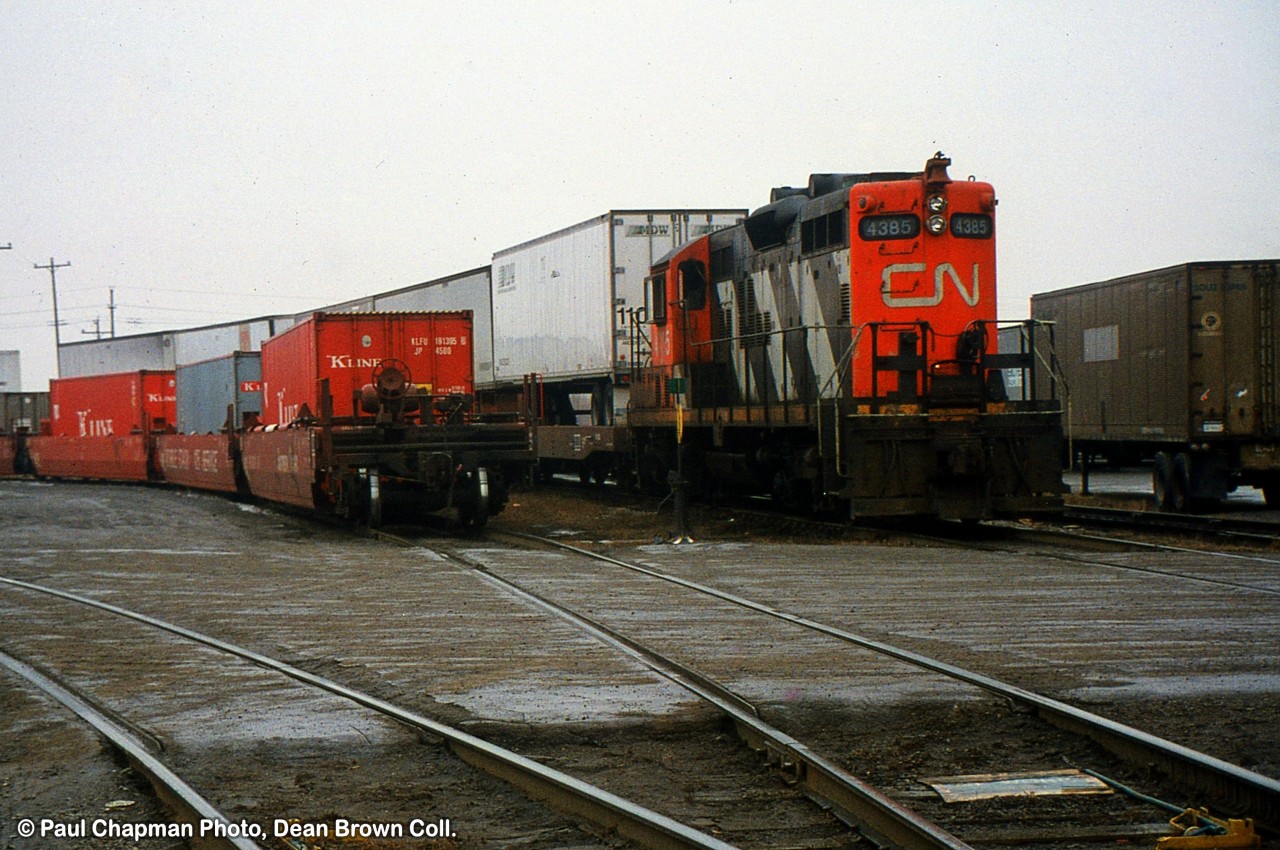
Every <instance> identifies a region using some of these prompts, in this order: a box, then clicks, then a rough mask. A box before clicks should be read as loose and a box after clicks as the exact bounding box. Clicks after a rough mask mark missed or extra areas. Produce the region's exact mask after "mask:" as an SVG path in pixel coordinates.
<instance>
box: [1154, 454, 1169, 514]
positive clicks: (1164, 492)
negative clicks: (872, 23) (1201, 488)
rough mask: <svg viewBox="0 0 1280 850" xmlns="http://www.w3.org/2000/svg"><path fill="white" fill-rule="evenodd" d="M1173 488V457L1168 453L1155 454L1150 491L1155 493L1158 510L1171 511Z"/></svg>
mask: <svg viewBox="0 0 1280 850" xmlns="http://www.w3.org/2000/svg"><path fill="white" fill-rule="evenodd" d="M1173 487H1174V484H1173V456H1172V455H1171V454H1169V453H1168V452H1156V462H1155V466H1154V467H1152V469H1151V490H1152V492H1153V493H1155V497H1156V508H1157V509H1158V510H1162V511H1171V510H1173Z"/></svg>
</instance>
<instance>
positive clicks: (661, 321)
mask: <svg viewBox="0 0 1280 850" xmlns="http://www.w3.org/2000/svg"><path fill="white" fill-rule="evenodd" d="M648 284H649V285H648V286H647V287H646V289H647V290H648V294H649V315H650V316H651V317H652V318H651V321H652V322H653V323H654V324H655V325H665V324H666V323H667V273H666V271H665V270H663V271H661V272H658V273H657V274H655V275H654V276H653V277H651V278H649V280H648Z"/></svg>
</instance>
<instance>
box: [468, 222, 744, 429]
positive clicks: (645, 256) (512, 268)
mask: <svg viewBox="0 0 1280 850" xmlns="http://www.w3.org/2000/svg"><path fill="white" fill-rule="evenodd" d="M746 214H747V211H746V210H743V209H700V210H670V209H666V210H612V211H610V212H607V213H605V214H603V215H600V216H597V217H595V218H592V219H588V220H587V221H584V222H581V223H580V224H576V225H573V226H572V227H566V228H565V229H563V230H559V231H556V232H555V233H550V234H548V235H546V236H543V237H540V238H538V239H534V240H532V241H530V242H525V243H523V244H520V245H515V246H513V247H510V248H506V249H504V250H501V251H498V252H497V253H495V254H494V255H493V269H492V280H491V286H492V293H493V298H492V302H493V348H494V362H493V377H494V382H495V385H496V386H498V387H502V386H507V387H519V386H520V385H521V383H522V381H523V380H524V377H525V376H526V375H530V374H536V375H540V376H541V379H542V382H543V387H544V393H545V399H546V402H547V404H548V405H549V406H550V408H551V409H550V410H548V411H547V418H548V420H549V421H551V422H553V423H558V424H595V425H611V424H621V423H623V422H624V421H625V418H626V409H627V381H628V380H629V377H630V372H631V367H632V361H633V359H635V358H637V357H640V358H643V357H644V356H645V355H646V354H647V351H645V350H644V348H643V347H642V346H638V345H637V341H636V340H635V339H634V338H633V336H632V328H633V324H634V321H635V320H638V321H639V322H640V323H643V322H644V321H645V319H646V318H647V317H646V316H645V315H644V303H645V302H644V280H645V277H646V276H647V275H648V273H649V268H650V267H651V266H652V265H653V264H654V263H655V262H656V261H658V260H659V259H661V258H662V257H663V256H665V255H666V254H667V253H669V252H670V251H672V250H673V249H675V248H678V247H679V246H681V245H683V244H684V243H685V242H687V241H689V240H690V239H694V238H697V237H699V236H703V235H705V234H707V233H709V232H711V231H713V230H720V229H722V228H725V227H731V226H733V225H735V224H737V223H738V222H740V221H741V220H742V219H743V218H744V217H745V216H746Z"/></svg>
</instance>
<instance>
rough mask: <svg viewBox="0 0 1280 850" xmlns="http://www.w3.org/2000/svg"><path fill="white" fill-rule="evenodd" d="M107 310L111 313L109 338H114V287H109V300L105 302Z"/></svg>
mask: <svg viewBox="0 0 1280 850" xmlns="http://www.w3.org/2000/svg"><path fill="white" fill-rule="evenodd" d="M107 312H108V313H110V314H111V338H112V339H115V338H116V288H115V287H114V286H113V287H111V300H110V301H109V302H107Z"/></svg>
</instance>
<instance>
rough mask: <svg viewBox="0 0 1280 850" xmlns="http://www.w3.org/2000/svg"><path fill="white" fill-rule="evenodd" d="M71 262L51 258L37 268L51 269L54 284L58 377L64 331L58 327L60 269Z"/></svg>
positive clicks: (59, 374) (55, 344)
mask: <svg viewBox="0 0 1280 850" xmlns="http://www.w3.org/2000/svg"><path fill="white" fill-rule="evenodd" d="M69 265H71V263H69V262H67V263H55V262H54V261H53V257H50V258H49V265H47V266H41V265H37V266H36V268H37V269H48V270H49V282H50V283H51V284H53V346H54V358H55V359H56V360H57V361H58V377H59V378H61V377H62V351H61V349H62V331H61V329H60V328H59V327H58V269H65V268H66V267H67V266H69Z"/></svg>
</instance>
